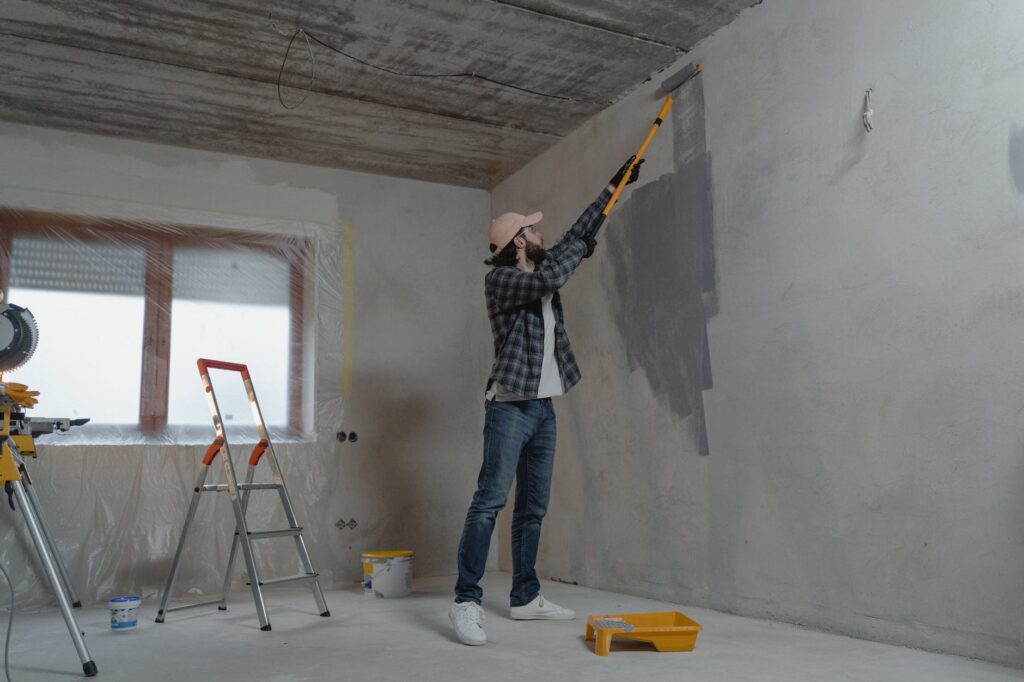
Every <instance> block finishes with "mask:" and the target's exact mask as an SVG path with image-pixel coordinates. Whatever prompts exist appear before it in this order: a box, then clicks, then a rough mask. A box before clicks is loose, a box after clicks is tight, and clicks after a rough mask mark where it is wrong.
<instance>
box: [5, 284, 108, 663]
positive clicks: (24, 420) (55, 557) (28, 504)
mask: <svg viewBox="0 0 1024 682" xmlns="http://www.w3.org/2000/svg"><path fill="white" fill-rule="evenodd" d="M0 300H2V297H0ZM38 341H39V328H38V327H37V326H36V320H35V317H33V315H32V313H31V312H29V310H28V309H27V308H22V307H21V306H18V305H15V304H13V303H0V483H3V485H4V491H5V492H6V493H7V498H8V502H9V503H10V505H11V509H15V510H20V511H21V513H22V514H23V515H24V517H25V525H27V526H28V531H29V535H31V536H32V542H33V544H34V545H35V548H36V553H37V554H38V555H39V561H40V563H41V564H42V566H43V570H44V571H45V573H46V576H47V577H48V578H49V580H50V586H51V587H52V588H53V593H54V595H56V597H57V602H58V604H59V605H60V610H61V613H62V614H63V615H64V622H65V623H66V624H67V626H68V632H69V633H70V634H71V640H72V641H73V642H74V644H75V650H76V651H77V652H78V657H79V658H80V659H81V660H82V671H83V672H84V673H85V674H86V676H88V677H92V676H93V675H95V674H96V663H95V662H93V660H92V656H90V655H89V650H88V649H87V648H86V646H85V641H84V639H83V638H82V631H81V629H80V628H79V627H78V622H77V621H76V620H75V616H74V613H73V612H72V611H71V609H72V607H73V606H74V607H79V606H81V605H82V603H81V602H80V601H79V600H78V598H77V597H76V596H75V593H74V590H73V588H72V587H71V579H70V576H69V574H68V570H67V568H66V567H65V566H64V562H63V561H62V560H61V558H60V554H58V553H57V546H56V544H55V543H54V542H53V538H52V537H51V536H50V533H49V531H47V530H46V524H45V523H44V522H43V516H42V511H41V507H40V505H39V498H37V497H36V494H35V491H34V490H33V486H32V478H31V477H30V476H29V474H28V469H26V468H25V458H27V457H36V455H37V452H36V445H35V438H36V437H37V436H40V435H43V434H46V433H53V432H54V431H67V430H68V429H70V428H71V427H72V426H81V425H82V424H85V423H86V422H88V421H89V420H88V419H65V418H60V419H53V418H49V417H45V418H41V417H29V416H27V415H26V414H25V410H28V409H31V408H33V407H35V405H36V403H37V402H39V401H38V400H37V398H36V396H38V395H39V391H32V390H29V387H28V386H26V385H25V384H21V383H14V382H10V381H8V382H5V381H3V375H4V373H5V372H10V371H12V370H14V369H17V368H19V367H21V366H22V365H24V364H25V363H26V362H28V361H29V359H30V358H31V357H32V354H33V353H34V352H35V350H36V345H37V343H38ZM15 503H17V506H15ZM11 608H12V609H13V608H14V605H13V604H12V605H11Z"/></svg>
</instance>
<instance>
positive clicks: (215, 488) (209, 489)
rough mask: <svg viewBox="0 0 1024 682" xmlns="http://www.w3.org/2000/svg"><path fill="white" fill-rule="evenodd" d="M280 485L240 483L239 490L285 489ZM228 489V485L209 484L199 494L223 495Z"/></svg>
mask: <svg viewBox="0 0 1024 682" xmlns="http://www.w3.org/2000/svg"><path fill="white" fill-rule="evenodd" d="M283 487H284V486H282V485H281V484H280V483H239V484H238V489H239V490H280V489H281V488H283ZM227 489H228V484H227V483H207V484H206V485H204V486H203V487H202V488H201V489H200V491H199V492H203V493H222V492H224V491H225V490H227Z"/></svg>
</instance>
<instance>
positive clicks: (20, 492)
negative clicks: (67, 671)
mask: <svg viewBox="0 0 1024 682" xmlns="http://www.w3.org/2000/svg"><path fill="white" fill-rule="evenodd" d="M11 483H12V484H13V488H14V495H15V497H17V498H18V505H19V506H20V507H21V512H22V514H23V515H24V516H25V523H26V525H27V526H28V532H29V535H31V536H32V542H33V543H34V544H35V546H36V552H37V553H38V554H39V559H40V561H41V562H42V564H43V570H44V571H45V572H46V576H47V577H48V578H49V579H50V585H51V586H52V587H53V593H54V595H55V596H56V597H57V603H58V604H59V605H60V611H61V614H63V616H64V622H65V623H66V624H67V626H68V632H69V633H70V634H71V641H72V642H74V644H75V650H76V651H78V657H79V658H80V659H81V660H82V671H83V672H84V673H85V675H86V676H87V677H92V676H93V675H95V674H96V663H95V662H94V661H93V660H92V656H90V655H89V650H88V649H87V648H86V647H85V640H84V639H83V638H82V631H81V630H80V629H79V627H78V621H77V620H75V614H74V613H73V612H72V611H71V602H70V601H69V600H68V595H67V593H66V592H65V591H64V586H63V585H62V584H61V580H60V576H59V575H58V573H57V567H56V566H55V565H54V560H53V557H52V556H51V555H50V548H49V546H48V545H47V542H46V539H45V537H44V535H43V532H44V531H43V530H42V527H41V524H40V522H39V519H37V518H36V514H35V510H34V508H33V507H32V505H31V503H30V502H29V500H28V495H27V494H26V493H25V486H24V485H22V482H21V481H11Z"/></svg>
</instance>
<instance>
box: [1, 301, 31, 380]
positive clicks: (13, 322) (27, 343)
mask: <svg viewBox="0 0 1024 682" xmlns="http://www.w3.org/2000/svg"><path fill="white" fill-rule="evenodd" d="M38 345H39V327H38V326H37V325H36V318H35V317H34V316H33V315H32V312H31V311H30V310H29V309H28V308H22V307H21V306H19V305H15V304H13V303H4V304H3V305H0V372H13V371H14V370H16V369H18V368H19V367H21V366H22V365H24V364H25V363H26V362H28V361H29V359H30V358H31V357H32V354H33V353H35V352H36V346H38Z"/></svg>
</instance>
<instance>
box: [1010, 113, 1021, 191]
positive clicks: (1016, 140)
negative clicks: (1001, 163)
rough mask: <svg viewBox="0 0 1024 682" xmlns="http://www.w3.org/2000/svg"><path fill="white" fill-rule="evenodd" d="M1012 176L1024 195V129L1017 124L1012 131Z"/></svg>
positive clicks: (1018, 189)
mask: <svg viewBox="0 0 1024 682" xmlns="http://www.w3.org/2000/svg"><path fill="white" fill-rule="evenodd" d="M1010 175H1012V176H1013V183H1014V184H1015V185H1017V191H1018V192H1020V193H1021V194H1024V128H1022V127H1021V126H1019V125H1016V124H1014V126H1013V130H1011V131H1010Z"/></svg>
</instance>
